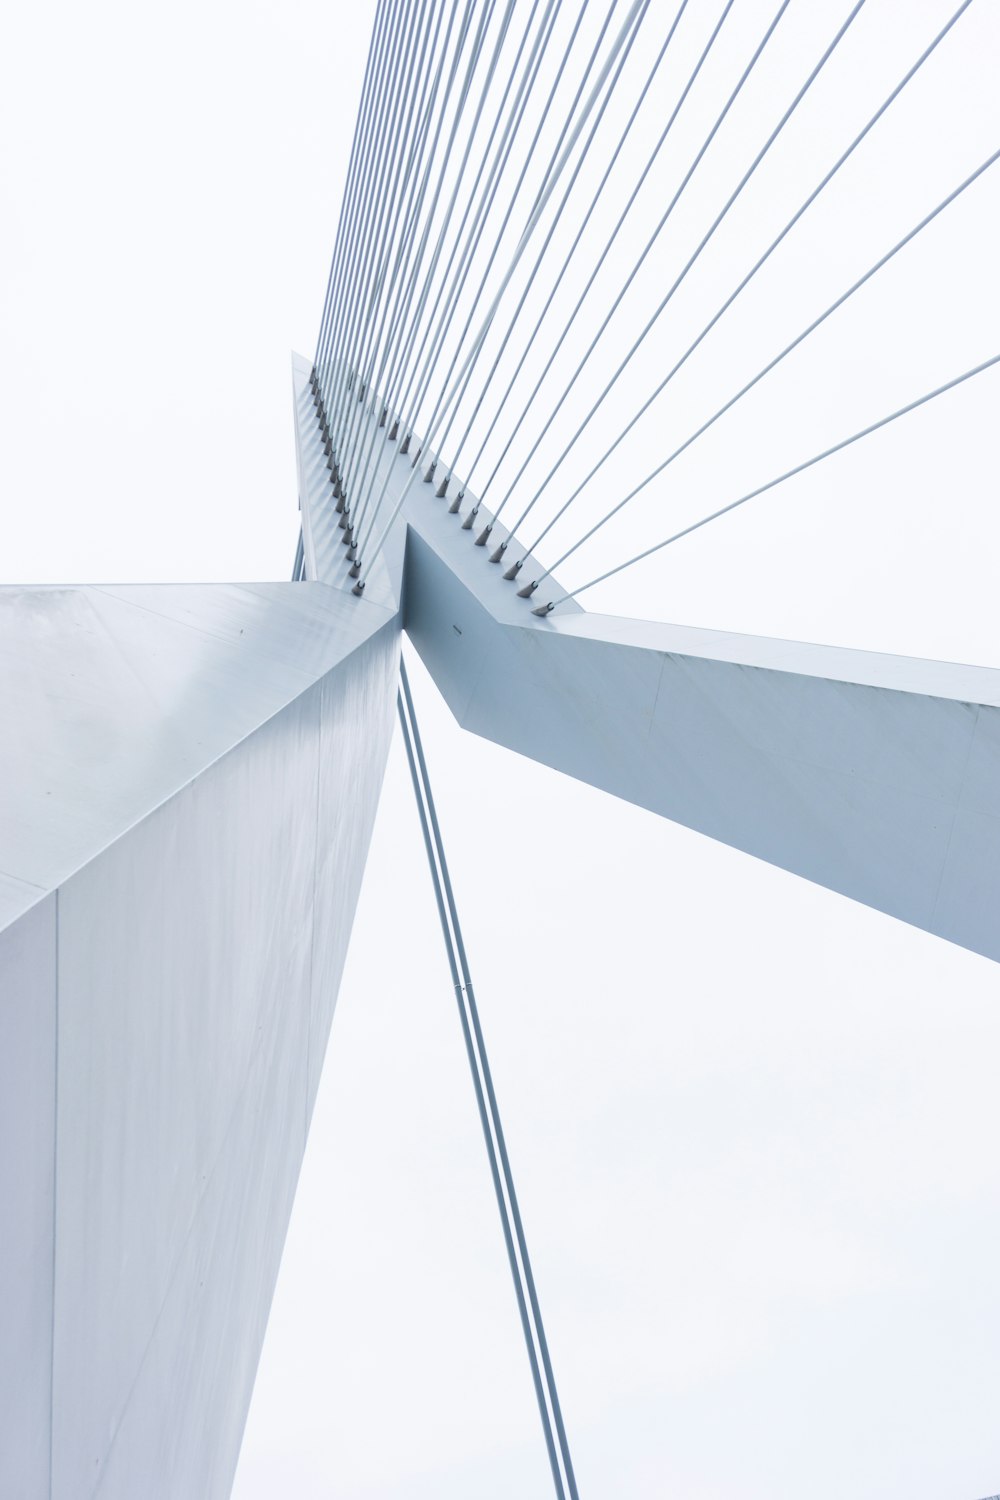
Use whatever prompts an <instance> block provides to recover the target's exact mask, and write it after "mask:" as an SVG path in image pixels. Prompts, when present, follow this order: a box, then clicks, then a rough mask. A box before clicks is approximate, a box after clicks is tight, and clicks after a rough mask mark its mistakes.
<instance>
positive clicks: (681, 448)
mask: <svg viewBox="0 0 1000 1500" xmlns="http://www.w3.org/2000/svg"><path fill="white" fill-rule="evenodd" d="M997 161H1000V150H997V151H994V152H993V154H992V156H988V157H987V158H986V160H985V161H984V162H982V163H980V165H979V166H978V167H977V168H976V170H975V171H974V172H971V173H970V174H969V176H968V177H966V178H965V180H964V181H963V182H960V183H959V185H958V187H956V188H953V189H952V191H951V192H950V193H948V195H947V196H946V197H945V198H942V200H941V202H940V203H938V204H936V205H935V207H934V208H932V209H931V211H930V213H928V214H925V215H924V217H923V218H922V219H921V220H920V221H919V223H917V224H915V225H914V226H913V228H912V229H910V230H908V231H907V233H906V234H904V235H903V237H902V239H900V240H897V241H896V243H895V244H894V245H893V246H892V248H891V249H889V250H887V251H886V252H885V254H884V255H881V256H880V257H879V259H878V260H877V261H876V262H875V264H874V265H872V266H870V267H869V268H868V270H867V271H865V272H864V274H863V275H861V276H859V277H858V279H857V280H856V281H854V282H852V283H851V285H850V286H849V287H848V288H847V290H846V291H843V292H841V294H840V296H839V297H837V298H835V300H834V301H833V302H831V303H830V305H829V307H827V308H825V309H824V310H823V312H821V313H820V314H819V316H818V317H817V318H814V319H813V321H812V322H811V323H810V324H808V326H807V327H806V328H804V329H803V330H802V332H801V333H799V334H797V335H796V336H795V338H794V339H792V341H791V343H789V344H786V345H785V347H784V348H783V349H782V350H781V351H780V353H778V354H776V355H775V356H774V358H773V359H770V360H768V362H767V364H766V365H764V366H763V368H762V369H760V370H758V371H757V374H756V375H754V376H753V377H752V378H751V379H750V380H748V381H747V382H746V384H745V385H742V386H741V387H740V389H739V390H738V391H737V392H736V393H735V395H732V396H730V397H729V399H728V401H726V402H724V404H723V405H722V406H720V407H719V408H718V409H717V410H716V411H714V412H713V413H712V415H711V416H710V417H709V418H708V419H707V420H706V421H704V422H702V424H701V426H700V427H698V428H696V430H695V431H694V432H692V433H691V434H690V436H689V437H687V438H685V439H684V441H683V443H680V444H679V445H678V447H676V448H675V449H674V450H673V452H672V453H671V454H670V455H669V456H668V457H667V458H665V459H664V460H663V462H662V463H661V464H658V465H657V467H656V468H655V469H654V470H653V471H652V473H650V474H647V475H646V477H645V479H643V480H641V481H640V483H639V484H637V485H636V486H635V488H634V489H632V490H630V491H629V493H628V494H627V495H626V496H625V497H624V499H622V500H619V501H618V504H617V505H614V506H612V508H611V510H609V511H608V512H607V513H606V514H605V515H604V516H602V517H601V519H600V520H599V521H595V523H594V525H593V526H591V527H590V529H589V531H586V532H584V534H583V536H581V537H579V538H578V539H577V540H576V541H575V542H574V543H573V545H572V546H571V547H568V548H567V549H566V551H565V552H564V553H563V554H562V556H561V557H559V558H557V559H556V561H555V562H554V563H553V564H552V566H551V567H550V568H546V569H545V570H544V571H543V572H542V573H541V574H540V575H539V577H538V579H536V580H535V582H534V584H532V585H531V586H530V588H529V589H527V590H525V591H523V594H524V597H525V598H527V597H528V594H529V593H534V590H535V589H536V588H537V587H538V585H539V583H541V582H542V580H543V579H544V578H547V577H548V576H549V575H550V574H551V573H554V572H555V570H556V569H557V568H559V567H561V566H562V564H563V563H564V562H565V561H566V559H567V558H569V557H572V555H573V553H574V552H576V551H577V549H578V548H579V547H582V546H583V545H584V543H585V542H589V541H590V538H591V537H592V536H594V535H595V534H596V533H597V532H598V531H600V530H601V528H602V526H604V525H606V524H607V522H608V521H610V520H611V519H612V517H613V516H616V515H617V514H618V512H619V511H620V510H623V509H624V507H625V506H626V505H628V503H629V502H630V501H631V500H633V499H634V498H635V496H636V495H638V494H639V493H640V492H641V491H642V490H644V489H645V487H646V486H647V485H648V484H650V483H651V482H652V481H653V480H654V479H655V478H656V477H657V476H658V475H659V474H662V473H663V471H664V469H666V468H668V467H669V465H670V464H672V463H673V461H674V459H675V458H679V457H680V456H681V454H682V453H684V452H686V451H687V449H688V448H690V447H691V445H692V444H693V443H694V442H696V441H697V439H698V438H700V437H701V435H702V433H705V432H707V431H708V429H709V428H710V427H712V426H714V424H715V423H716V422H717V421H718V420H719V418H720V417H722V416H724V415H725V413H726V412H727V411H730V410H731V408H732V407H734V406H735V405H736V403H737V402H738V401H740V400H742V398H743V397H744V396H745V395H746V394H747V392H748V391H752V390H753V388H754V386H756V385H757V384H758V383H759V382H760V381H761V380H763V379H764V376H765V375H768V374H770V372H771V371H772V370H773V369H774V368H775V367H776V366H777V365H779V364H781V362H782V360H783V359H785V357H786V356H787V355H789V354H791V352H792V350H793V349H797V348H798V347H799V345H800V344H802V343H804V341H805V340H806V339H807V338H808V337H809V336H810V334H812V333H814V332H815V330H816V329H817V328H819V327H820V326H821V325H822V324H823V323H825V322H826V320H827V318H829V317H831V316H832V315H833V314H834V313H835V312H836V311H837V310H838V308H841V307H843V305H844V303H845V302H847V301H848V300H849V299H850V298H851V297H853V296H854V294H855V292H857V291H860V289H861V288H862V287H863V286H865V285H866V284H867V283H868V282H869V281H871V279H872V277H873V276H875V275H876V274H877V273H878V272H879V271H881V270H882V268H883V266H886V265H888V264H889V262H890V261H891V260H892V259H893V258H894V257H895V256H896V255H898V254H899V252H900V251H901V250H903V249H905V247H906V246H907V245H908V244H910V242H911V240H914V239H916V237H917V235H918V234H920V233H921V232H922V231H923V230H924V229H926V228H927V226H928V225H929V224H932V223H933V222H934V220H935V219H936V218H937V217H938V216H939V214H942V213H943V212H944V210H945V209H946V208H948V207H950V205H951V204H952V203H954V202H955V200H956V199H957V198H959V197H961V195H962V193H964V192H965V191H966V189H967V188H970V187H971V186H972V185H973V183H974V182H977V181H978V180H979V178H980V177H982V176H983V174H984V173H985V172H987V171H988V170H989V168H990V167H992V166H994V165H995V164H996V162H997ZM689 352H690V351H689ZM684 358H687V355H685V356H684ZM679 367H680V362H679V363H678V364H677V365H675V366H674V370H672V371H671V372H670V374H671V375H673V373H674V371H675V370H677V369H679ZM667 378H668V379H669V378H670V377H669V376H668V377H667ZM663 384H666V381H664V382H663ZM660 389H662V386H661V387H660ZM658 394H659V392H658V391H654V393H653V396H651V397H650V401H652V400H653V399H654V397H655V396H656V395H658ZM649 404H650V402H649V401H647V403H646V406H648V405H649ZM643 410H645V407H643ZM640 415H641V413H640ZM602 462H603V460H602ZM597 467H600V465H597ZM580 488H582V486H581V487H580ZM576 493H579V491H577V492H576ZM573 498H574V497H573V496H571V497H570V500H572V499H573ZM569 503H570V502H569V501H567V502H566V505H564V506H563V507H562V509H561V510H560V511H558V512H557V513H556V515H555V516H554V517H553V518H552V521H550V522H549V524H548V526H546V528H545V530H544V531H542V532H540V533H539V536H538V538H537V540H536V541H535V543H534V547H537V546H538V543H539V542H540V541H542V539H543V538H544V537H545V535H546V534H547V532H548V531H549V530H550V529H551V527H552V526H553V525H554V524H555V522H556V521H557V520H558V519H559V516H560V515H561V514H562V512H563V511H564V510H565V509H566V506H567V505H568V504H569ZM534 547H532V548H531V549H529V550H531V551H534ZM519 567H520V564H517V565H516V567H515V568H511V569H509V570H508V572H507V573H505V574H504V577H505V578H507V577H510V578H513V577H515V575H516V571H517V568H519Z"/></svg>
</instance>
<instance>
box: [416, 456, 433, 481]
mask: <svg viewBox="0 0 1000 1500" xmlns="http://www.w3.org/2000/svg"><path fill="white" fill-rule="evenodd" d="M418 456H419V455H418ZM436 468H437V459H435V460H434V461H433V463H432V464H431V465H430V467H429V468H428V470H427V473H426V474H425V475H424V484H433V483H434V470H435V469H436Z"/></svg>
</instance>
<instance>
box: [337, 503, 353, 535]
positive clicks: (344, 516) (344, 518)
mask: <svg viewBox="0 0 1000 1500" xmlns="http://www.w3.org/2000/svg"><path fill="white" fill-rule="evenodd" d="M350 524H351V513H350V509H349V508H348V506H346V505H345V506H344V509H343V510H342V511H341V513H340V519H339V520H338V522H337V525H338V526H339V527H340V529H341V531H344V530H345V529H346V528H347V527H348V526H350Z"/></svg>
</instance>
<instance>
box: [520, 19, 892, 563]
mask: <svg viewBox="0 0 1000 1500" xmlns="http://www.w3.org/2000/svg"><path fill="white" fill-rule="evenodd" d="M864 3H865V0H855V3H854V5H853V7H852V8H851V10H850V12H849V14H848V16H847V18H846V20H845V21H844V22H843V23H842V24H841V26H840V28H839V29H838V31H837V32H836V34H835V36H834V37H833V40H832V41H831V42H830V43H829V45H828V46H827V48H826V50H825V51H824V52H823V55H822V56H821V57H820V59H819V61H818V62H817V63H816V64H815V66H814V67H813V69H812V70H811V72H810V73H809V75H808V77H807V78H806V80H805V82H804V83H803V85H802V87H801V88H800V89H799V91H798V93H797V94H796V95H795V98H794V99H793V100H792V102H791V104H789V106H788V108H787V109H786V110H785V112H784V114H783V115H782V116H781V119H780V120H779V121H778V123H777V125H776V126H775V127H774V129H773V130H772V131H771V134H770V135H769V136H768V138H767V140H766V141H765V142H764V144H763V146H762V147H761V148H760V150H759V151H758V152H757V155H756V156H755V157H754V159H753V161H752V162H751V163H750V165H749V167H748V168H747V170H746V171H745V172H744V174H743V176H742V177H741V178H740V180H739V182H738V183H737V184H736V187H735V188H734V189H733V191H732V192H731V193H730V195H729V197H728V198H727V199H726V201H725V203H724V204H723V206H722V208H721V209H720V210H719V212H718V214H716V216H715V218H714V219H713V220H712V223H711V224H710V225H709V227H708V229H707V230H706V232H705V234H704V235H703V236H702V238H701V239H700V240H699V242H698V244H697V245H696V246H695V249H694V251H693V253H692V254H691V255H690V256H689V257H688V259H687V260H686V261H685V263H684V265H683V267H682V268H681V270H680V272H679V274H678V275H677V276H676V277H675V278H674V281H673V283H672V284H671V286H670V288H669V289H668V291H667V293H666V295H665V296H664V297H662V298H661V300H660V302H659V304H658V305H657V307H656V308H655V309H654V310H653V312H652V314H651V315H650V317H649V318H648V319H647V321H646V323H645V325H644V327H643V328H642V331H641V332H640V333H639V336H638V338H636V339H635V340H634V342H633V343H632V345H631V346H630V348H629V350H628V352H627V353H626V355H625V356H624V358H623V359H622V360H621V362H620V363H619V365H618V366H617V368H616V370H615V371H614V374H613V375H612V376H611V378H610V379H609V380H608V382H607V383H606V385H605V386H604V388H603V390H602V391H601V393H600V395H599V396H598V397H597V400H596V401H595V402H594V403H593V405H592V406H591V408H590V410H589V411H588V412H587V414H586V416H585V417H584V418H583V421H582V422H580V424H579V425H578V427H577V428H576V430H575V432H574V433H573V436H572V437H571V438H570V440H569V442H568V443H567V444H566V445H565V447H564V448H563V449H562V451H561V453H560V454H559V457H558V458H557V459H556V461H555V463H554V464H553V465H552V466H551V468H550V469H549V471H548V474H547V475H546V477H545V479H544V481H543V482H542V484H541V485H540V486H539V488H538V489H537V490H536V491H535V494H534V495H533V496H532V498H531V499H530V500H529V502H528V504H527V505H526V506H525V508H524V510H523V511H522V512H521V515H520V517H519V518H518V520H517V521H516V523H515V525H514V527H513V528H512V529H513V530H514V531H516V530H517V529H518V528H519V527H520V526H521V525H522V524H523V522H524V520H525V517H526V516H527V515H528V514H529V512H530V511H531V510H532V509H533V507H534V506H535V505H536V504H537V502H538V501H539V500H540V499H541V496H542V495H543V494H544V492H545V490H546V489H547V487H548V485H549V483H550V482H551V480H552V478H553V477H554V475H555V474H556V472H557V471H558V469H559V468H560V467H561V465H562V464H563V463H564V462H565V460H566V458H567V457H568V455H569V453H570V452H571V451H572V449H573V447H574V446H575V444H576V443H577V441H578V440H579V438H580V436H581V434H582V433H583V432H585V431H586V429H587V427H588V426H589V424H590V421H591V419H592V418H593V416H594V414H595V413H596V412H597V411H598V409H599V408H600V406H601V405H602V403H603V402H604V401H605V400H606V398H607V396H608V394H609V393H610V392H611V391H612V390H613V389H614V387H615V385H616V384H617V382H618V380H619V379H620V378H621V375H622V373H623V371H624V370H625V368H626V367H627V365H628V364H629V363H630V361H631V360H632V359H633V357H634V356H635V354H636V352H637V351H638V349H639V348H640V347H641V346H642V344H643V343H644V342H645V340H646V338H647V337H648V335H649V333H650V331H651V330H652V328H653V327H654V325H655V324H656V322H657V321H658V319H659V318H660V317H661V315H662V314H663V312H664V310H665V309H666V308H667V306H668V305H669V303H670V302H671V301H672V300H673V297H674V294H675V292H676V291H677V289H678V288H679V287H680V286H681V285H682V284H683V282H684V280H685V279H686V277H687V275H688V272H689V271H690V270H691V268H692V267H693V266H694V265H695V263H696V262H697V260H698V258H699V256H700V255H701V253H702V251H703V250H704V249H705V246H706V245H707V244H708V243H709V241H710V240H711V239H712V237H713V235H714V234H715V231H716V230H717V229H718V227H719V225H720V224H721V223H722V222H723V220H724V219H725V217H726V215H727V214H728V213H729V210H730V209H731V208H732V206H733V204H734V203H735V202H736V200H737V199H738V198H739V196H740V194H741V193H742V192H743V189H744V188H745V187H746V185H747V183H748V182H749V181H750V179H751V177H752V176H753V175H754V173H755V172H756V170H757V168H758V167H759V166H760V164H761V162H762V161H763V160H764V158H765V157H766V156H767V153H768V152H769V151H770V149H771V147H772V146H773V145H774V143H775V141H776V140H777V139H778V137H779V136H780V134H781V132H782V131H783V130H784V128H785V126H786V125H787V124H788V121H789V120H790V119H791V117H792V115H793V114H794V113H795V111H796V109H797V108H798V107H799V105H800V104H801V102H802V100H803V99H804V98H805V96H806V94H807V93H808V92H809V90H810V88H811V87H812V85H813V84H814V83H815V81H816V79H817V78H818V76H819V74H820V73H821V72H822V70H823V68H824V67H825V66H826V64H827V63H828V62H829V60H830V58H831V57H832V56H833V53H834V52H835V51H836V49H837V47H838V46H839V44H840V42H841V41H842V40H843V38H844V36H845V35H846V33H847V31H848V28H849V27H850V26H851V24H852V22H853V21H854V20H855V19H856V18H857V16H858V15H859V13H860V11H861V8H862V6H863V5H864ZM777 19H778V18H777V17H776V18H775V20H776V21H777ZM591 348H593V345H591ZM587 358H589V355H585V356H584V359H583V361H582V362H581V364H580V365H579V366H578V368H577V371H576V372H575V373H574V376H573V381H575V380H576V378H577V375H578V374H579V373H580V370H581V369H582V368H583V365H584V364H585V363H586V360H587ZM573 381H571V382H570V384H571V385H572V383H573ZM501 555H502V549H499V550H498V554H497V556H496V561H498V562H499V560H500V556H501Z"/></svg>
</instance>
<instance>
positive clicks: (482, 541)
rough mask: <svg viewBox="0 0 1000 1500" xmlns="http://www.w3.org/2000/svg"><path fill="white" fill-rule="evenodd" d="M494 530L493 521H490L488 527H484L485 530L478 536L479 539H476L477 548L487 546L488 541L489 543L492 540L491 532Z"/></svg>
mask: <svg viewBox="0 0 1000 1500" xmlns="http://www.w3.org/2000/svg"><path fill="white" fill-rule="evenodd" d="M492 530H493V522H492V521H489V522H487V524H486V525H485V526H484V527H483V529H482V531H481V532H480V533H479V535H478V536H477V537H476V546H477V547H485V546H486V543H487V542H488V541H489V539H490V532H491V531H492Z"/></svg>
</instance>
